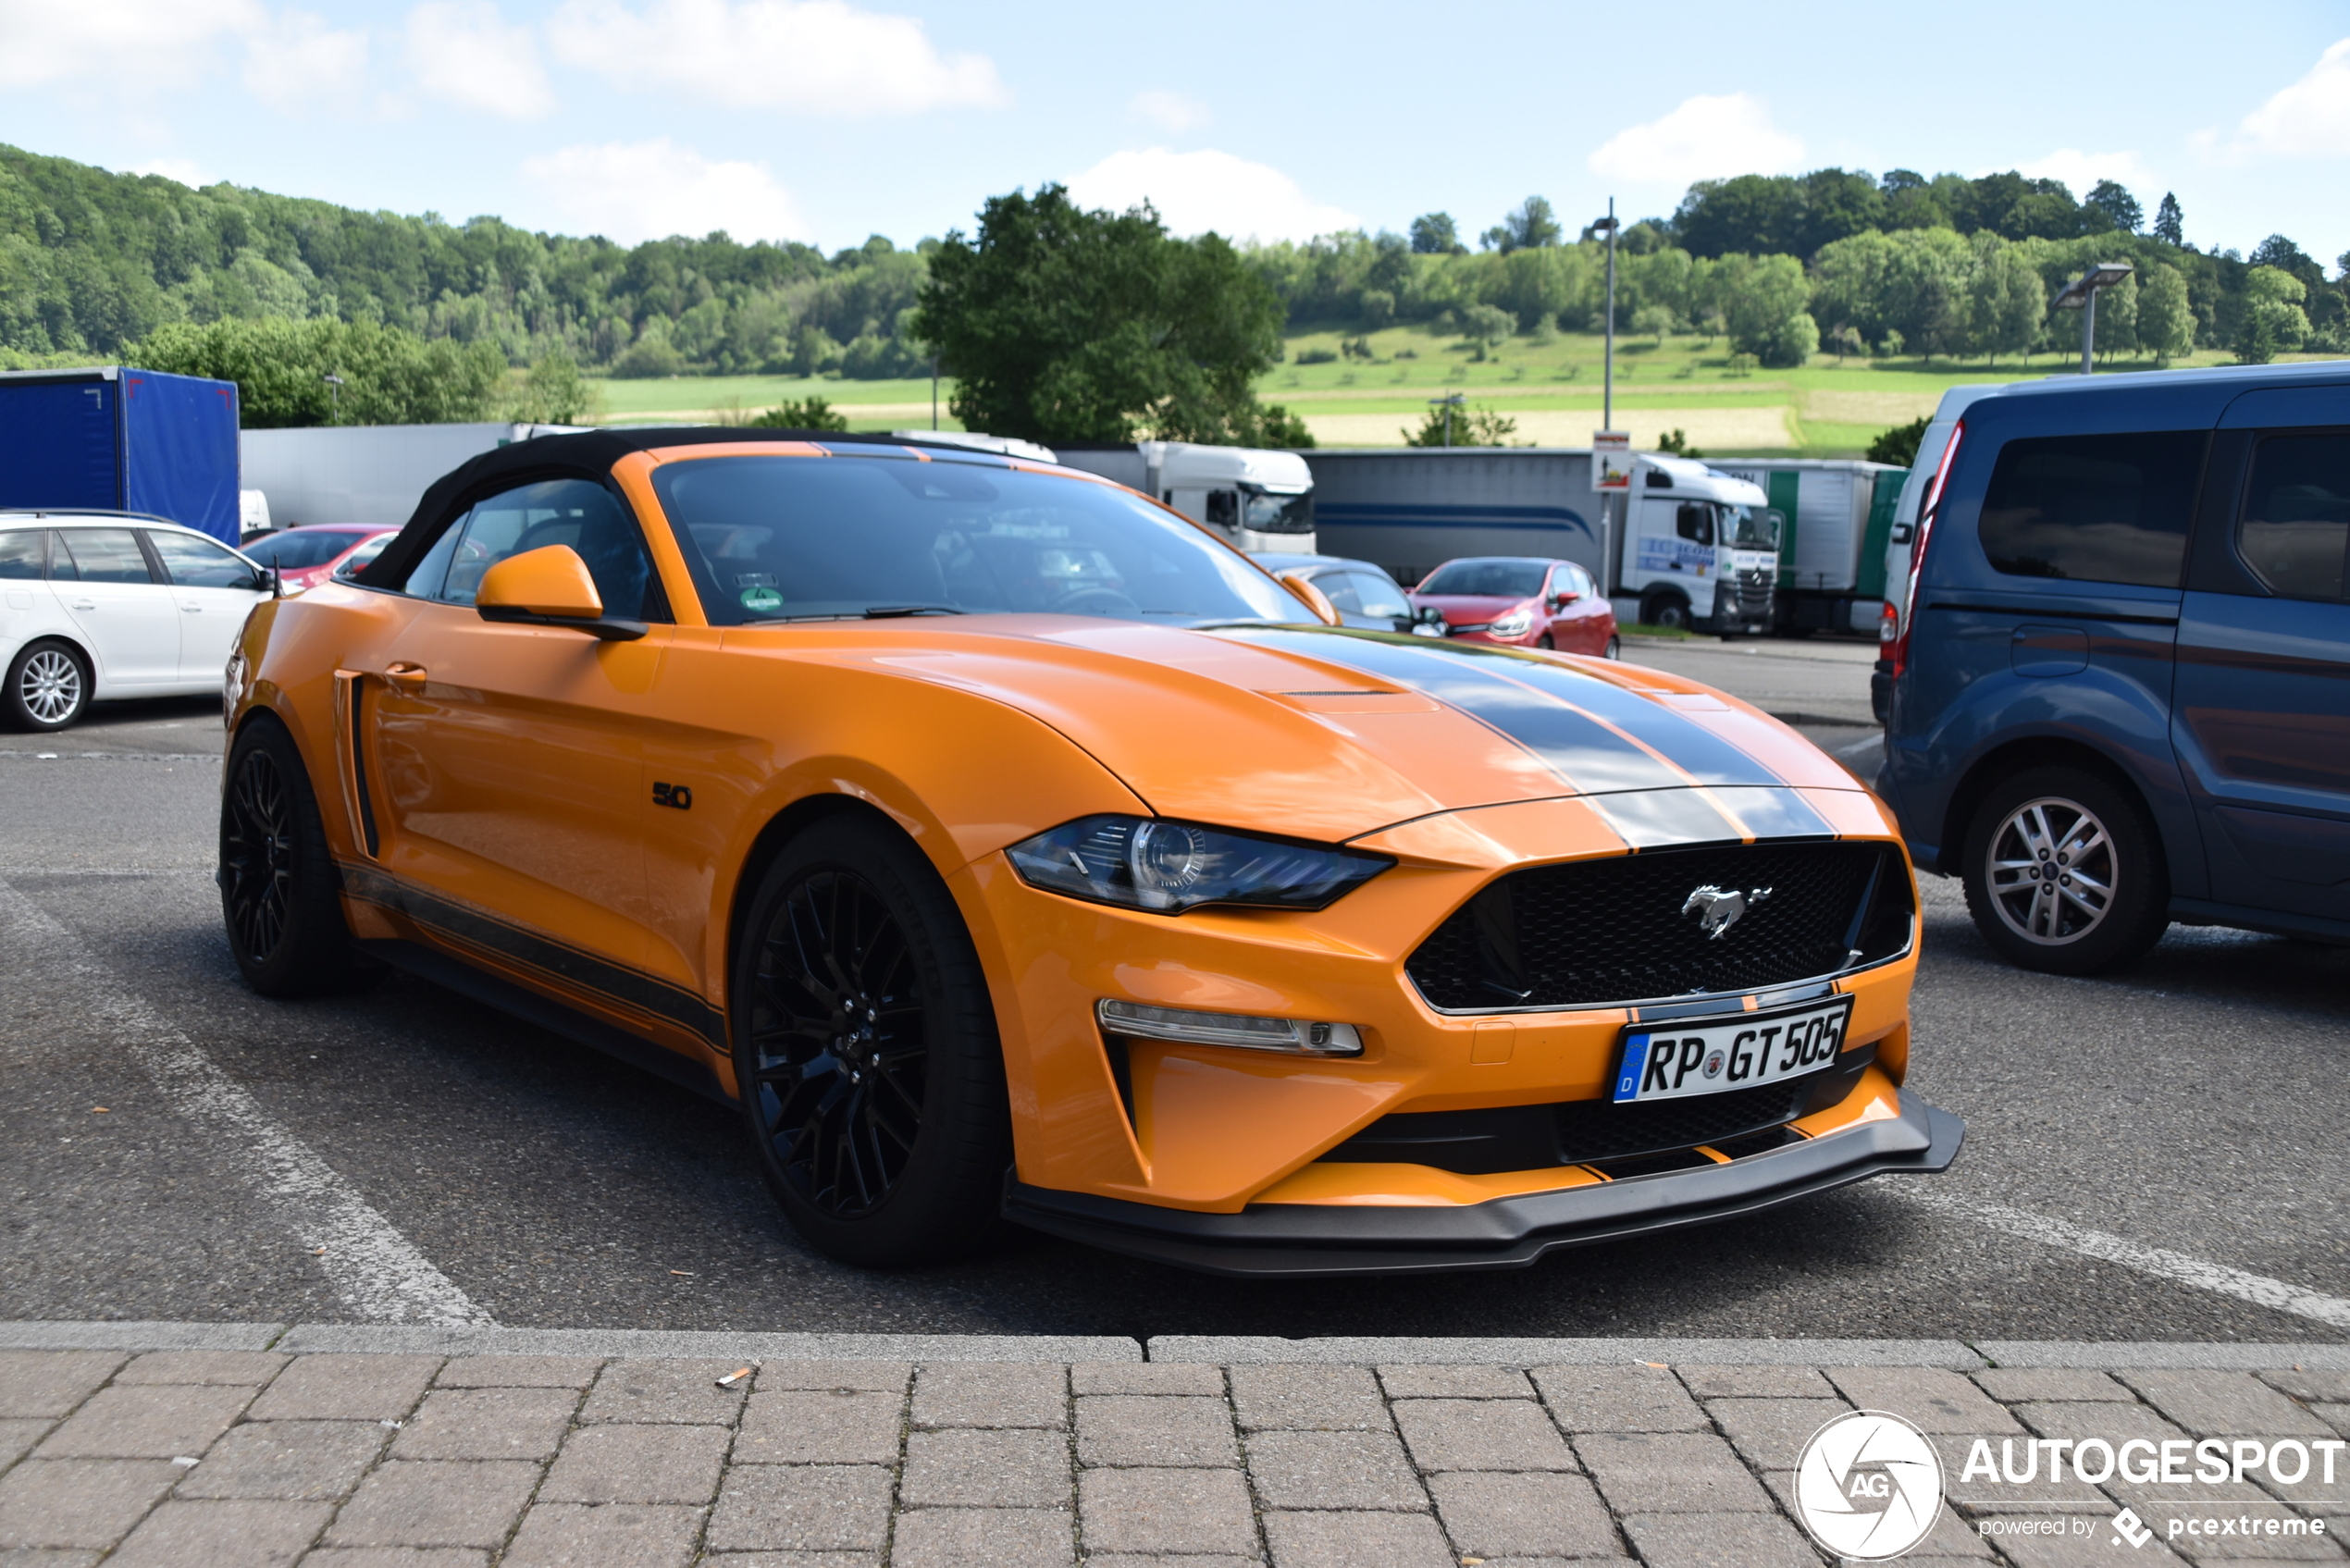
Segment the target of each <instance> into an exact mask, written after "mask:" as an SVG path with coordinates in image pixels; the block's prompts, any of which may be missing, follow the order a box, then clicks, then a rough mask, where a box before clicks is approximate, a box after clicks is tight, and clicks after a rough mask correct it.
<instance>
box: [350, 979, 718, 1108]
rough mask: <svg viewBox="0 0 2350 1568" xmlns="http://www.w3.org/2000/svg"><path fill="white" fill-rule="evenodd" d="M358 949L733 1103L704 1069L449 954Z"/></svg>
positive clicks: (707, 1068) (554, 1032) (693, 1089)
mask: <svg viewBox="0 0 2350 1568" xmlns="http://www.w3.org/2000/svg"><path fill="white" fill-rule="evenodd" d="M358 946H359V947H360V948H361V949H362V950H363V951H365V953H366V954H367V955H368V956H369V957H376V958H380V959H382V960H383V961H384V962H385V963H387V964H390V965H391V966H392V967H393V968H394V969H405V970H407V971H408V972H409V973H410V974H413V975H415V976H417V977H418V978H420V979H424V980H428V981H431V982H433V983H434V984H436V985H442V986H446V987H448V988H449V989H450V990H451V991H454V992H456V993H457V994H459V995H461V996H466V997H470V998H472V999H473V1000H474V1001H476V1002H479V1003H481V1004H483V1005H484V1006H491V1007H495V1008H497V1009H498V1010H499V1011H500V1012H501V1013H507V1014H511V1015H512V1016H513V1017H514V1018H518V1019H522V1020H523V1022H525V1023H529V1024H536V1025H538V1027H539V1028H540V1029H543V1030H546V1031H548V1032H549V1033H550V1034H560V1035H562V1036H563V1038H564V1039H566V1040H571V1041H575V1042H577V1043H579V1044H582V1045H588V1046H592V1047H594V1048H595V1049H596V1050H599V1051H601V1052H603V1053H604V1054H605V1055H606V1056H616V1057H618V1058H619V1059H620V1060H622V1061H624V1062H626V1063H627V1064H628V1065H629V1066H631V1067H636V1068H644V1070H645V1071H647V1072H649V1073H651V1074H653V1075H654V1076H655V1077H658V1078H665V1079H667V1080H669V1081H670V1082H672V1083H674V1084H677V1085H678V1086H680V1087H681V1088H686V1089H690V1090H692V1091H693V1092H694V1093H697V1094H700V1095H702V1096H704V1097H706V1098H708V1099H711V1100H714V1101H716V1102H717V1103H718V1104H720V1105H734V1104H735V1097H734V1096H733V1095H731V1094H729V1093H726V1091H725V1089H724V1087H723V1086H721V1085H720V1083H719V1081H718V1078H717V1075H716V1074H714V1073H712V1072H711V1070H710V1068H709V1067H708V1066H707V1065H705V1064H704V1063H701V1062H698V1061H694V1060H692V1059H690V1058H688V1057H686V1056H681V1055H680V1054H678V1053H677V1052H675V1051H672V1050H670V1049H668V1048H667V1047H665V1046H662V1045H656V1044H654V1043H652V1042H651V1041H649V1040H642V1039H639V1038H637V1036H636V1035H633V1034H631V1033H629V1032H628V1031H626V1030H624V1029H615V1028H613V1027H612V1025H611V1024H608V1023H606V1022H604V1021H603V1020H602V1019H595V1018H590V1017H588V1016H587V1014H586V1013H582V1012H579V1011H576V1010H575V1009H574V1008H571V1007H566V1006H563V1004H562V1003H560V1002H555V1001H550V1000H549V999H548V998H547V997H544V996H541V995H539V994H538V993H537V992H535V991H529V990H526V989H525V988H524V987H522V986H519V985H516V984H514V983H513V982H512V981H508V980H501V979H500V978H499V977H498V976H496V975H493V974H489V973H488V972H486V971H484V970H481V969H475V968H474V967H473V966H472V965H470V964H467V963H464V962H461V961H460V960H458V959H456V958H452V957H449V956H448V955H447V954H445V953H440V952H437V951H435V950H434V949H432V948H430V947H427V946H426V945H423V944H422V943H417V942H400V941H393V940H377V941H373V942H362V943H360V944H358Z"/></svg>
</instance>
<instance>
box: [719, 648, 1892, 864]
mask: <svg viewBox="0 0 2350 1568" xmlns="http://www.w3.org/2000/svg"><path fill="white" fill-rule="evenodd" d="M767 636H773V634H761V633H760V632H758V631H757V630H756V629H747V630H746V631H745V632H740V633H731V634H729V637H728V640H729V642H730V643H733V642H734V641H735V640H736V638H737V637H742V638H745V639H746V640H764V639H765V638H766V637H767ZM827 642H828V643H829V647H828V648H826V649H825V650H824V651H823V652H822V653H817V652H816V650H812V649H807V648H806V647H805V645H804V644H803V645H801V649H802V656H809V655H811V654H812V655H814V656H816V657H823V658H826V659H830V660H840V661H854V662H865V663H868V664H870V665H872V666H875V667H879V668H881V669H884V670H887V671H889V672H892V673H896V674H897V675H899V676H901V677H910V678H915V679H920V680H924V681H931V682H935V683H938V684H941V685H951V686H956V687H959V688H962V689H965V690H969V691H971V692H974V693H976V694H980V695H984V696H986V697H989V698H994V699H996V700H998V701H1001V702H1004V703H1007V704H1009V705H1011V706H1013V707H1016V708H1019V709H1020V710H1022V711H1024V712H1027V713H1029V714H1032V715H1033V716H1034V717H1035V718H1037V719H1038V720H1040V721H1042V722H1045V723H1047V724H1050V725H1051V726H1053V727H1054V728H1055V729H1057V730H1058V731H1059V732H1060V733H1061V734H1062V735H1066V736H1068V737H1069V738H1070V740H1071V741H1073V742H1074V743H1075V744H1077V745H1078V746H1081V747H1083V748H1084V749H1085V750H1086V751H1087V752H1089V753H1091V754H1092V755H1093V756H1094V757H1095V758H1096V759H1099V760H1100V762H1101V763H1102V764H1103V765H1104V766H1105V767H1107V769H1109V771H1110V772H1113V773H1115V774H1116V775H1117V776H1118V777H1119V780H1120V781H1122V782H1123V783H1124V784H1126V785H1127V787H1128V788H1130V789H1132V791H1133V792H1134V793H1135V794H1136V795H1137V796H1141V797H1142V798H1143V799H1144V800H1145V801H1147V802H1148V803H1149V804H1150V807H1151V809H1152V810H1154V811H1156V812H1157V813H1158V814H1160V815H1162V816H1167V817H1172V818H1178V819H1182V820H1186V821H1201V822H1215V823H1222V824H1224V825H1227V826H1231V827H1242V828H1251V829H1255V830H1256V831H1259V832H1265V833H1281V834H1285V835H1289V836H1292V837H1297V838H1304V839H1312V840H1316V841H1318V842H1324V843H1329V842H1337V841H1343V840H1346V839H1351V838H1356V837H1360V836H1362V835H1363V834H1366V833H1375V832H1377V831H1379V830H1380V829H1382V828H1386V827H1390V826H1392V825H1394V824H1396V823H1399V822H1404V821H1412V820H1414V819H1416V818H1421V817H1427V816H1431V815H1434V814H1436V813H1439V812H1444V811H1452V810H1458V809H1465V808H1470V807H1478V806H1493V805H1502V804H1506V803H1511V802H1518V801H1529V800H1545V799H1556V798H1561V797H1567V796H1589V797H1592V798H1593V800H1594V802H1595V804H1598V803H1604V804H1602V810H1603V813H1604V814H1605V815H1606V816H1607V817H1608V818H1609V821H1611V823H1612V824H1614V825H1615V826H1617V828H1618V831H1619V832H1620V833H1624V834H1625V836H1626V839H1627V841H1629V842H1633V843H1652V842H1664V841H1666V840H1664V839H1659V838H1656V837H1653V836H1651V835H1647V834H1645V833H1639V832H1633V831H1627V830H1626V827H1625V823H1626V822H1627V821H1638V820H1640V819H1642V817H1643V814H1644V813H1649V814H1652V813H1653V812H1658V811H1661V812H1664V813H1665V815H1667V816H1669V817H1672V818H1674V819H1675V820H1676V821H1679V822H1681V823H1682V824H1683V826H1682V827H1678V828H1676V829H1674V830H1673V832H1672V833H1671V834H1670V835H1669V836H1670V837H1672V838H1678V839H1682V840H1687V839H1688V838H1689V837H1690V836H1692V833H1691V832H1689V831H1688V830H1687V823H1688V820H1689V814H1690V813H1691V812H1692V811H1694V812H1697V813H1698V814H1700V815H1702V816H1704V817H1705V818H1706V819H1707V821H1709V822H1710V823H1712V824H1713V830H1712V831H1708V832H1703V833H1695V834H1694V836H1700V837H1715V838H1718V837H1725V836H1726V837H1732V838H1738V837H1747V836H1775V835H1779V834H1785V833H1825V832H1828V831H1830V830H1829V829H1828V828H1827V826H1826V825H1825V823H1824V822H1823V821H1820V820H1819V819H1818V818H1817V817H1816V816H1815V815H1812V814H1809V813H1808V812H1807V810H1806V809H1804V808H1803V807H1802V805H1801V797H1800V796H1799V795H1798V794H1797V791H1798V790H1799V789H1829V790H1845V791H1852V790H1858V789H1859V788H1860V785H1859V784H1858V783H1857V782H1856V781H1855V780H1854V779H1853V777H1852V775H1851V774H1849V773H1848V772H1845V771H1844V770H1843V769H1842V768H1841V767H1839V766H1837V764H1836V763H1835V762H1834V761H1832V760H1831V759H1829V758H1828V757H1827V756H1826V755H1825V754H1824V753H1823V752H1821V751H1820V750H1819V749H1818V748H1817V747H1813V746H1812V744H1811V743H1810V742H1808V741H1806V740H1804V739H1803V738H1802V737H1801V736H1800V735H1797V734H1796V733H1795V732H1794V731H1792V730H1790V729H1788V728H1787V726H1785V725H1783V724H1781V723H1780V722H1778V721H1776V720H1775V719H1772V718H1771V717H1769V716H1768V715H1767V714H1764V713H1762V712H1760V711H1758V710H1755V709H1753V708H1750V707H1749V706H1748V705H1747V704H1745V703H1742V702H1739V701H1737V700H1736V699H1734V698H1725V697H1724V696H1722V695H1720V694H1719V693H1716V692H1713V691H1711V690H1709V689H1708V688H1706V687H1704V686H1701V685H1697V684H1696V683H1694V682H1691V681H1688V680H1684V679H1681V678H1680V677H1677V676H1674V675H1669V674H1666V673H1663V672H1661V671H1656V670H1648V669H1643V668H1641V667H1639V666H1638V665H1630V664H1622V663H1618V662H1615V661H1607V660H1596V659H1592V660H1579V659H1570V658H1564V657H1560V656H1557V655H1552V654H1529V653H1524V652H1520V651H1517V650H1514V649H1506V648H1493V647H1488V646H1479V645H1467V644H1459V643H1450V642H1444V641H1440V640H1438V639H1435V638H1430V637H1416V636H1398V635H1396V634H1392V633H1381V632H1367V631H1359V630H1354V629H1350V628H1340V627H1331V628H1323V627H1296V626H1280V627H1273V626H1268V627H1244V628H1243V627H1225V628H1212V629H1204V630H1185V629H1179V628H1173V627H1159V626H1148V625H1137V624H1134V623H1128V622H1112V621H1099V622H1095V621H1078V620H1075V619H1074V618H1071V617H1066V616H1033V617H1014V616H988V617H977V616H973V617H971V618H968V619H964V620H959V621H956V622H954V623H942V622H938V621H925V622H921V623H908V622H899V623H893V624H892V626H891V627H889V628H884V627H882V626H877V625H866V626H860V627H844V628H843V629H842V632H841V634H840V635H839V636H837V638H836V639H832V638H828V639H827ZM779 651H780V649H779ZM1668 797H1670V798H1668ZM1717 812H1721V813H1726V814H1727V815H1728V819H1729V821H1728V825H1727V826H1726V827H1725V826H1724V825H1723V817H1722V816H1720V815H1716V814H1715V813H1717Z"/></svg>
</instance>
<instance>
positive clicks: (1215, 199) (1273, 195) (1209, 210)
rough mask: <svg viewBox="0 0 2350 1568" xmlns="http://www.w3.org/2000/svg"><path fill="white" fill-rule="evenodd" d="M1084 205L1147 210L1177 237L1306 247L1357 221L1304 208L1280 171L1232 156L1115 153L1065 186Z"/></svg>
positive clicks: (1156, 150) (1325, 209)
mask: <svg viewBox="0 0 2350 1568" xmlns="http://www.w3.org/2000/svg"><path fill="white" fill-rule="evenodd" d="M1069 193H1070V196H1071V197H1072V198H1073V199H1075V200H1076V201H1077V202H1078V203H1079V204H1081V205H1083V206H1088V207H1109V208H1112V209H1115V210H1118V211H1121V212H1122V211H1124V210H1125V209H1126V208H1128V207H1131V206H1133V205H1135V204H1138V203H1141V202H1145V201H1147V202H1149V203H1150V204H1152V205H1153V206H1155V207H1156V208H1157V209H1158V216H1160V217H1162V218H1165V219H1166V220H1167V227H1168V228H1169V230H1171V231H1172V232H1174V233H1177V234H1200V233H1204V232H1206V230H1208V229H1211V228H1212V229H1214V230H1215V231H1216V232H1217V233H1218V234H1221V235H1224V236H1225V237H1226V238H1228V239H1233V240H1245V239H1250V238H1255V239H1258V240H1310V239H1312V238H1313V237H1314V236H1315V235H1317V234H1330V233H1335V232H1336V231H1338V230H1340V229H1342V228H1359V227H1360V226H1361V224H1362V219H1360V218H1358V217H1356V216H1354V214H1353V213H1350V212H1343V211H1342V210H1340V209H1339V208H1337V207H1330V206H1323V205H1320V204H1317V203H1314V202H1311V201H1308V200H1307V199H1306V196H1305V191H1301V190H1299V189H1298V188H1297V181H1295V180H1293V179H1291V178H1290V177H1289V176H1288V175H1286V174H1283V173H1282V172H1281V171H1280V169H1277V168H1270V167H1267V166H1266V165H1264V164H1253V163H1250V162H1248V161H1247V160H1246V159H1244V158H1236V157H1234V156H1233V155H1232V154H1230V153H1217V152H1209V151H1201V152H1197V153H1170V152H1169V151H1167V150H1166V149H1165V148H1163V147H1153V148H1150V149H1149V150H1148V151H1145V152H1139V153H1137V152H1125V153H1112V154H1110V155H1109V156H1108V157H1107V158H1104V159H1103V160H1102V161H1101V162H1100V163H1097V164H1095V166H1094V167H1092V168H1089V169H1087V170H1086V171H1085V172H1084V173H1082V174H1080V175H1075V176H1073V177H1071V178H1070V182H1069Z"/></svg>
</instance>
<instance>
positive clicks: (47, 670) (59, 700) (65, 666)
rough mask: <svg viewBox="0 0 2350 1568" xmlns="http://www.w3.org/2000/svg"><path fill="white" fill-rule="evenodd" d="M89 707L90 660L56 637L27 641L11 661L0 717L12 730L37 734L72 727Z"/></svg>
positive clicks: (0, 703)
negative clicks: (58, 640)
mask: <svg viewBox="0 0 2350 1568" xmlns="http://www.w3.org/2000/svg"><path fill="white" fill-rule="evenodd" d="M89 710H90V661H88V660H87V659H84V658H83V657H82V656H81V652H80V649H78V648H74V647H72V646H71V645H70V644H68V643H61V642H56V641H54V640H53V641H47V642H34V643H27V644H26V645H25V646H24V647H23V648H20V649H19V650H18V653H17V656H16V657H15V658H14V659H12V660H10V661H8V686H7V691H6V695H5V696H0V717H5V718H6V720H7V722H8V727H9V728H10V729H12V730H30V731H31V732H33V733H34V734H36V735H46V734H49V733H51V732H53V731H56V730H64V729H70V728H72V727H73V726H74V725H75V724H76V723H78V722H80V719H81V716H82V715H83V714H84V713H87V712H88V711H89Z"/></svg>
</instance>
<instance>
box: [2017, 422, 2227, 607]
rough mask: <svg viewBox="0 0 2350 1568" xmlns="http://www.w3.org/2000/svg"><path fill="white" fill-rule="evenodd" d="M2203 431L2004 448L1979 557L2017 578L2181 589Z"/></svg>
mask: <svg viewBox="0 0 2350 1568" xmlns="http://www.w3.org/2000/svg"><path fill="white" fill-rule="evenodd" d="M2204 439H2205V433H2204V432H2203V431H2200V430H2163V431H2153V432H2148V433H2146V434H2141V435H2131V436H2058V437H2051V438H2044V439H2038V440H2028V441H2010V442H2009V443H2008V444H2007V445H2006V446H2005V447H2004V448H2002V449H2001V450H2000V452H1999V463H1998V466H1997V468H1995V469H1993V470H1992V472H1991V487H1990V488H1989V489H1988V490H1987V491H1985V494H1984V497H1983V522H1982V525H1981V529H1980V535H1981V537H1982V540H1983V553H1984V554H1985V555H1986V556H1989V557H1990V558H1991V564H1992V565H1993V566H1994V567H1995V568H1997V570H1999V571H2001V572H2006V573H2010V574H2014V575H2016V576H2019V577H2064V578H2069V579H2072V580H2075V581H2081V582H2093V583H2136V584H2140V585H2143V586H2146V587H2154V588H2175V587H2177V586H2179V566H2180V562H2181V560H2182V559H2183V556H2184V555H2185V552H2186V543H2187V519H2188V516H2189V515H2190V513H2191V512H2192V511H2193V509H2194V504H2195V480H2196V477H2197V475H2198V473H2199V471H2200V469H2201V467H2202V464H2203V446H2204Z"/></svg>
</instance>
